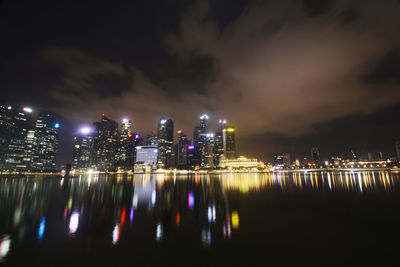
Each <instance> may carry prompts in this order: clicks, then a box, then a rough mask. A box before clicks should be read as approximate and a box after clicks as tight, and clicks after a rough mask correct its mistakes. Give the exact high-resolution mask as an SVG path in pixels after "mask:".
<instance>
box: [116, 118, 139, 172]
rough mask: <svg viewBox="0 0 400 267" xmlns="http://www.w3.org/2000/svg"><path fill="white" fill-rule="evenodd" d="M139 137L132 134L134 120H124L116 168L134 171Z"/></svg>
mask: <svg viewBox="0 0 400 267" xmlns="http://www.w3.org/2000/svg"><path fill="white" fill-rule="evenodd" d="M137 139H139V135H137V134H134V133H133V132H132V120H128V119H123V120H122V124H121V130H120V137H119V140H118V146H117V153H116V156H115V161H116V166H118V167H123V168H124V169H132V168H133V164H134V163H135V146H136V140H137Z"/></svg>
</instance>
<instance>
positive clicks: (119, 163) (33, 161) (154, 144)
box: [0, 105, 400, 173]
mask: <svg viewBox="0 0 400 267" xmlns="http://www.w3.org/2000/svg"><path fill="white" fill-rule="evenodd" d="M209 120H210V117H209V116H208V115H207V114H202V115H201V116H199V118H198V122H197V125H196V126H194V128H193V135H192V139H190V134H188V133H184V132H183V131H182V130H176V129H174V122H173V120H172V119H170V118H165V117H162V118H160V119H159V120H158V122H157V124H156V127H157V129H156V130H155V131H152V132H151V133H149V134H147V136H142V135H141V134H139V131H138V129H135V127H134V123H133V121H132V120H131V119H129V118H123V119H122V120H121V121H120V123H118V122H117V121H115V120H112V119H110V118H109V117H107V116H106V114H101V117H100V120H99V121H97V122H94V123H93V124H91V125H86V126H83V127H81V128H80V130H79V133H78V134H76V135H75V136H74V137H73V155H72V163H71V164H70V163H66V164H64V166H63V167H62V168H63V169H69V167H71V168H72V170H73V171H74V172H78V173H87V172H134V173H147V172H153V171H157V170H172V169H177V170H239V171H273V170H281V169H320V168H339V169H340V168H390V167H393V166H396V164H397V162H398V160H397V159H398V158H400V142H396V144H395V147H396V152H397V158H384V157H383V155H382V153H375V154H374V153H368V155H367V156H357V155H356V154H355V153H354V152H353V151H351V152H352V155H353V157H352V158H350V159H343V158H341V157H337V156H335V157H331V158H330V159H329V160H321V158H320V152H319V149H318V147H312V148H311V149H310V157H309V158H307V157H306V158H302V159H301V160H300V159H299V158H296V159H295V160H293V161H292V160H291V157H290V154H289V153H279V154H275V155H274V156H273V159H272V162H271V163H268V162H267V163H264V162H263V161H262V160H259V159H256V158H246V157H243V156H238V153H237V150H236V138H235V136H236V128H235V126H233V125H229V124H228V122H227V120H225V119H220V120H218V126H217V129H216V130H215V131H213V130H212V129H210V128H209ZM0 128H1V129H0V137H1V144H0V155H1V158H0V171H1V172H3V173H4V172H57V171H60V168H57V167H56V157H57V154H58V148H59V143H60V130H61V129H62V128H63V123H62V122H61V121H60V120H59V116H58V115H57V114H55V113H53V112H48V111H44V110H35V109H32V108H30V107H28V106H22V107H19V106H11V105H0ZM174 134H176V135H177V136H176V142H175V139H174ZM68 165H69V167H68ZM71 165H72V166H71Z"/></svg>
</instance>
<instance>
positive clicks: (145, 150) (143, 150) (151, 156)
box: [135, 146, 158, 170]
mask: <svg viewBox="0 0 400 267" xmlns="http://www.w3.org/2000/svg"><path fill="white" fill-rule="evenodd" d="M157 160H158V147H157V146H137V147H136V161H135V164H148V165H150V166H151V169H153V170H155V169H157Z"/></svg>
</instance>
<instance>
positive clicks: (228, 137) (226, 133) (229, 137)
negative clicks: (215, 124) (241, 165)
mask: <svg viewBox="0 0 400 267" xmlns="http://www.w3.org/2000/svg"><path fill="white" fill-rule="evenodd" d="M235 131H236V130H235V127H233V126H226V127H225V129H224V130H223V143H224V155H225V158H227V159H234V158H236V143H235Z"/></svg>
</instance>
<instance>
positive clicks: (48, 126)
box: [32, 111, 61, 171]
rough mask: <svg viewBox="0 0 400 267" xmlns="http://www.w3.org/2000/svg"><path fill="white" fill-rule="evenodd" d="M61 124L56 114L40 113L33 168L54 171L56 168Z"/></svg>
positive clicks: (36, 130) (34, 143) (37, 121)
mask: <svg viewBox="0 0 400 267" xmlns="http://www.w3.org/2000/svg"><path fill="white" fill-rule="evenodd" d="M60 127H61V124H60V122H59V121H58V119H57V116H56V114H55V113H52V112H46V111H39V114H38V117H37V119H36V124H35V129H34V142H33V147H34V148H33V157H32V168H33V169H34V170H36V171H52V170H54V169H55V167H56V157H57V152H58V145H59V130H60Z"/></svg>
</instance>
